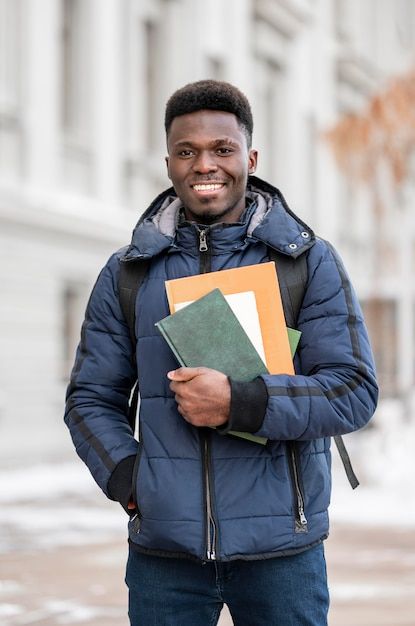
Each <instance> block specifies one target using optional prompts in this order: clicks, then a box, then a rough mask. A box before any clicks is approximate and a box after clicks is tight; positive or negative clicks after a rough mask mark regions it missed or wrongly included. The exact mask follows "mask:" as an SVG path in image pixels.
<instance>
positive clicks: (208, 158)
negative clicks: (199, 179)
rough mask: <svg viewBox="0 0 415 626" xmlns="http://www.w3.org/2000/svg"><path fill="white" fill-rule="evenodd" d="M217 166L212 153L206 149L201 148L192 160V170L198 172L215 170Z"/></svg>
mask: <svg viewBox="0 0 415 626" xmlns="http://www.w3.org/2000/svg"><path fill="white" fill-rule="evenodd" d="M217 169H218V166H217V164H216V161H215V158H214V155H213V154H212V153H211V152H210V151H208V150H202V151H201V152H199V154H198V155H197V157H196V158H195V159H194V161H193V170H194V171H195V172H197V173H198V174H209V173H210V172H216V171H217Z"/></svg>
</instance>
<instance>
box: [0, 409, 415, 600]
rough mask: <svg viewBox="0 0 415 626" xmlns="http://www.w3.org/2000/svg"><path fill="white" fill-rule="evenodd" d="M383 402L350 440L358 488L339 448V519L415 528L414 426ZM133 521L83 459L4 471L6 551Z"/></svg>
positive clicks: (0, 525) (0, 526)
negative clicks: (371, 420)
mask: <svg viewBox="0 0 415 626" xmlns="http://www.w3.org/2000/svg"><path fill="white" fill-rule="evenodd" d="M382 407H383V408H382V409H381V410H379V411H378V413H377V416H376V427H372V428H371V429H367V430H365V431H361V432H358V433H355V434H354V435H352V436H348V437H346V444H347V445H348V447H349V451H350V454H351V457H352V460H353V462H354V465H355V469H356V471H357V473H358V476H359V478H360V480H361V485H360V487H358V489H356V490H355V491H353V490H352V489H351V488H350V486H349V484H348V482H347V479H346V477H345V475H344V472H343V468H342V467H341V466H340V462H339V460H338V455H337V451H336V450H335V447H334V446H333V497H332V505H331V511H330V512H331V519H332V521H333V522H336V521H339V522H342V523H350V524H354V525H357V524H363V525H367V526H389V525H392V526H397V527H403V528H408V527H414V526H415V490H414V489H413V484H412V483H413V476H414V475H415V455H414V454H413V447H414V445H413V444H414V442H415V425H411V424H410V423H409V422H408V421H406V420H405V418H404V416H402V415H401V413H400V411H399V407H397V405H393V404H390V405H386V404H385V403H384V404H383V405H382ZM126 525H127V516H126V515H125V513H124V512H123V511H122V509H121V508H120V506H119V505H118V504H117V503H113V502H109V501H108V500H107V499H106V498H105V496H104V495H103V494H102V493H101V491H100V490H99V488H98V487H97V485H96V484H95V482H94V481H93V479H92V478H91V476H90V474H89V472H88V471H87V469H86V468H85V466H84V465H83V464H82V462H81V461H78V460H76V459H75V460H74V461H70V462H65V463H61V464H56V463H53V464H47V463H44V464H38V465H34V466H32V467H27V468H26V467H25V468H23V467H20V468H13V469H11V468H9V469H7V468H5V469H1V468H0V549H2V550H5V551H9V550H13V549H24V548H25V547H30V546H31V545H36V546H37V547H44V548H47V547H54V546H58V545H79V544H83V543H91V542H94V543H95V542H97V541H101V540H106V539H108V538H111V537H115V536H118V537H120V536H125V534H126ZM9 610H12V608H10V609H9Z"/></svg>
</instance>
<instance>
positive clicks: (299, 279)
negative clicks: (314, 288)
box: [268, 248, 308, 328]
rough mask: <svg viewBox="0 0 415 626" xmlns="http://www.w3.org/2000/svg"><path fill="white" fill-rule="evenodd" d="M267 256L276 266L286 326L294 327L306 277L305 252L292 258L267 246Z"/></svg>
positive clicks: (301, 301)
mask: <svg viewBox="0 0 415 626" xmlns="http://www.w3.org/2000/svg"><path fill="white" fill-rule="evenodd" d="M268 256H269V258H270V260H271V261H275V265H276V268H277V273H278V282H279V285H280V291H281V298H282V305H283V308H284V313H285V320H286V322H287V326H289V327H290V328H296V327H297V320H298V315H299V313H300V309H301V305H302V303H303V299H304V294H305V288H306V285H307V279H308V267H307V252H303V254H301V255H300V256H299V257H297V258H296V259H294V258H292V257H289V256H287V255H286V254H281V253H280V252H277V251H276V250H274V249H273V248H269V249H268Z"/></svg>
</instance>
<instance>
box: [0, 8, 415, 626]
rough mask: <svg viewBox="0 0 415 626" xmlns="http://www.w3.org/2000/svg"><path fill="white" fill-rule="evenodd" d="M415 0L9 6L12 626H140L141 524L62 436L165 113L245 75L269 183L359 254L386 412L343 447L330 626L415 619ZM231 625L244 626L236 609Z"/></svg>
mask: <svg viewBox="0 0 415 626" xmlns="http://www.w3.org/2000/svg"><path fill="white" fill-rule="evenodd" d="M414 68H415V0H141V1H139V0H0V294H1V295H0V355H1V357H0V504H1V509H0V552H1V555H0V621H1V623H2V624H5V625H7V626H15V625H16V626H17V625H18V624H43V625H45V626H47V625H56V624H75V623H84V624H87V625H88V626H93V625H95V624H97V625H98V624H109V625H111V626H123V625H126V624H127V619H126V617H125V612H126V609H125V607H126V592H125V590H124V589H123V581H122V578H123V569H124V561H125V555H126V539H125V538H126V522H125V518H124V514H123V512H122V511H121V509H120V508H119V507H118V505H116V504H114V503H109V502H106V501H105V499H104V497H103V496H102V495H101V494H100V493H98V490H97V488H96V487H95V485H94V484H93V483H92V479H90V477H89V475H88V472H87V470H86V469H85V468H84V467H83V465H82V464H81V462H80V461H78V460H77V458H76V455H75V453H74V451H73V449H72V444H71V442H70V439H69V434H68V432H67V431H66V427H64V425H63V420H62V414H63V403H64V393H65V387H66V384H67V380H68V375H69V372H70V369H71V366H72V362H73V357H74V350H75V347H76V344H77V342H78V339H79V331H80V325H81V323H82V318H83V313H84V309H85V305H86V300H87V298H88V294H89V291H90V289H91V287H92V285H93V283H94V281H95V279H96V276H97V273H98V271H99V269H100V268H101V267H102V266H103V264H104V263H105V262H106V260H107V258H108V256H109V255H110V254H111V252H113V251H114V250H115V249H117V248H118V247H120V246H122V245H124V244H126V243H128V242H129V239H130V236H131V230H132V227H133V226H134V225H135V223H136V221H137V220H138V217H139V215H140V214H141V213H142V212H143V211H144V209H145V208H146V207H147V205H148V204H149V202H150V201H151V200H152V198H153V197H154V196H155V195H157V194H158V193H159V192H160V191H161V190H162V189H164V188H165V187H167V186H169V181H168V179H167V177H166V173H165V165H164V160H163V157H164V155H165V152H166V149H165V137H164V127H163V115H164V106H165V102H166V100H167V99H168V97H169V96H170V95H171V93H172V92H173V91H174V90H175V89H176V88H178V87H181V86H182V85H184V84H185V83H187V82H190V81H193V80H198V79H202V78H217V79H223V80H228V81H230V82H233V83H235V84H236V85H237V86H238V87H239V88H240V89H242V90H243V91H244V92H245V93H246V95H247V96H248V98H249V100H250V102H251V104H252V108H253V113H254V122H255V129H254V142H253V143H254V147H256V148H257V149H258V150H259V153H260V154H259V168H258V172H257V173H258V175H259V176H260V177H263V178H266V179H268V180H269V181H270V182H272V183H273V184H274V185H277V186H278V187H279V188H280V189H281V190H282V191H283V193H284V195H285V197H286V199H287V201H288V203H289V204H290V206H291V207H292V208H293V210H294V211H295V212H296V213H297V214H298V215H300V217H301V218H302V219H303V220H304V221H305V222H307V223H309V224H310V226H311V227H312V228H313V229H314V230H315V231H316V232H317V233H318V234H319V235H320V236H322V237H324V238H327V239H329V240H330V241H331V242H333V243H334V245H335V246H336V247H337V249H338V250H339V252H340V253H341V255H342V257H343V259H344V261H345V264H346V266H347V268H348V271H349V273H350V275H351V278H352V281H353V283H354V285H355V287H356V289H357V291H358V295H359V298H360V301H361V303H362V307H363V309H364V312H365V316H366V319H367V323H368V326H369V331H370V335H371V340H372V344H373V349H374V353H375V358H376V363H377V369H378V375H379V381H380V385H381V401H380V405H379V409H378V411H377V413H376V416H375V418H374V420H373V422H372V423H371V424H370V425H369V427H367V428H366V429H365V430H364V431H361V432H359V433H356V434H354V435H350V436H348V437H347V438H346V443H348V446H349V449H350V453H351V455H352V458H353V462H354V465H355V468H356V471H357V473H358V474H359V478H360V481H361V486H360V487H359V489H358V490H357V491H356V492H352V491H351V489H350V487H349V486H348V484H347V481H346V478H345V477H344V475H343V474H342V470H341V469H340V468H339V464H338V460H337V457H336V453H334V455H333V466H334V493H333V503H332V536H331V537H330V539H329V540H328V542H327V559H328V567H329V575H330V579H331V597H332V614H331V622H330V623H331V624H332V626H341V625H344V626H356V625H357V626H359V625H361V626H372V625H373V626H374V625H375V624H376V625H382V624H384V625H387V626H399V625H400V624H407V625H412V626H413V625H414V624H415V617H414V615H415V601H414V599H413V598H412V596H413V592H412V591H413V585H414V583H415V550H414V549H415V539H414V538H413V536H412V535H413V530H414V528H415V491H414V488H413V481H414V475H415V455H414V453H413V450H414V446H415V393H414V382H415V290H414V281H413V278H412V275H413V272H414V269H415V211H414V205H415V69H414ZM221 623H223V624H228V623H231V622H230V621H229V617H228V616H227V614H226V612H224V613H223V616H222V618H221Z"/></svg>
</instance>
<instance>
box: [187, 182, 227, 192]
mask: <svg viewBox="0 0 415 626" xmlns="http://www.w3.org/2000/svg"><path fill="white" fill-rule="evenodd" d="M221 187H223V183H220V184H219V185H218V184H209V185H193V189H195V190H196V191H216V190H217V189H221Z"/></svg>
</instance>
